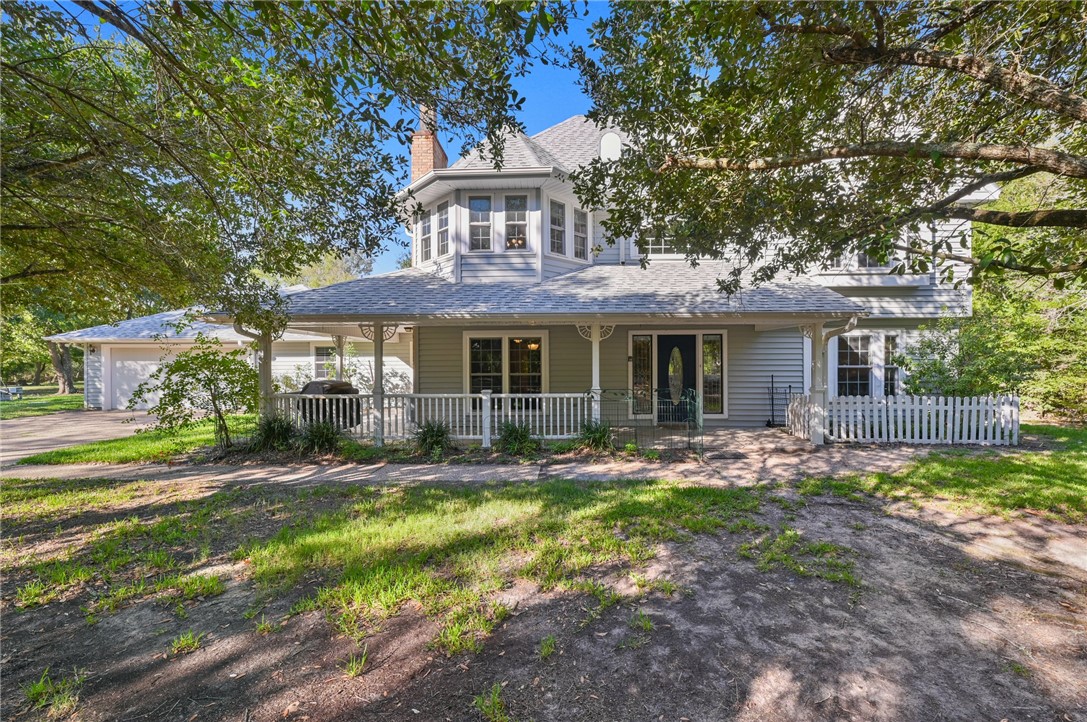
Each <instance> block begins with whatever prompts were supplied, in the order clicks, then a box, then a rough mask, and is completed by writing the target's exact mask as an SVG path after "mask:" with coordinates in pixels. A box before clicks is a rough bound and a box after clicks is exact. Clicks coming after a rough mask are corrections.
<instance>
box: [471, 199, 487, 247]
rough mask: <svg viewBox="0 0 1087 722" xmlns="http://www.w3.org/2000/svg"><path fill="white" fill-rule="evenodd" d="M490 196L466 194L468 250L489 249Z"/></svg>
mask: <svg viewBox="0 0 1087 722" xmlns="http://www.w3.org/2000/svg"><path fill="white" fill-rule="evenodd" d="M491 236H492V224H491V197H490V196H468V250H469V251H489V250H491Z"/></svg>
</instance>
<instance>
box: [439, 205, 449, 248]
mask: <svg viewBox="0 0 1087 722" xmlns="http://www.w3.org/2000/svg"><path fill="white" fill-rule="evenodd" d="M447 253H449V203H448V201H447V202H445V203H439V204H438V255H439V256H444V255H446V254H447Z"/></svg>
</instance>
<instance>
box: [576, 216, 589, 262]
mask: <svg viewBox="0 0 1087 722" xmlns="http://www.w3.org/2000/svg"><path fill="white" fill-rule="evenodd" d="M574 258H580V259H581V260H583V261H587V260H589V214H588V213H586V212H585V211H583V210H581V209H574Z"/></svg>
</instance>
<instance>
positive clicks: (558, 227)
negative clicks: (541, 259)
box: [551, 201, 566, 256]
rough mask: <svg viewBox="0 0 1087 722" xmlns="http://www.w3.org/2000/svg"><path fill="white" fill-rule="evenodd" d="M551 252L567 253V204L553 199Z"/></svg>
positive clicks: (558, 254)
mask: <svg viewBox="0 0 1087 722" xmlns="http://www.w3.org/2000/svg"><path fill="white" fill-rule="evenodd" d="M551 252H552V253H554V254H555V255H557V256H565V255H566V205H565V204H563V203H559V202H558V201H551Z"/></svg>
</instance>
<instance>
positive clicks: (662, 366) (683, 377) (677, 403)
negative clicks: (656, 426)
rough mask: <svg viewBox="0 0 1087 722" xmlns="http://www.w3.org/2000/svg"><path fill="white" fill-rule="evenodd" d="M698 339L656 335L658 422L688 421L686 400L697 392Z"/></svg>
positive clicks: (692, 335)
mask: <svg viewBox="0 0 1087 722" xmlns="http://www.w3.org/2000/svg"><path fill="white" fill-rule="evenodd" d="M696 361H697V359H696V358H695V336H694V334H684V335H682V336H680V335H676V336H665V335H663V334H662V335H659V336H657V422H658V423H662V424H666V423H683V422H685V421H687V403H686V402H685V399H690V398H693V397H694V391H695V389H696V386H695V384H696V381H695V378H696V372H697V370H698V369H697V368H696Z"/></svg>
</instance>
